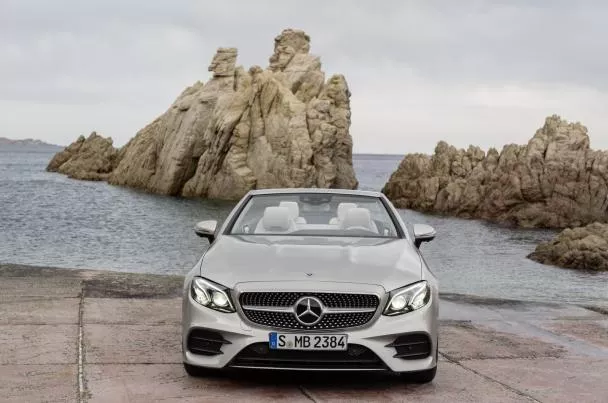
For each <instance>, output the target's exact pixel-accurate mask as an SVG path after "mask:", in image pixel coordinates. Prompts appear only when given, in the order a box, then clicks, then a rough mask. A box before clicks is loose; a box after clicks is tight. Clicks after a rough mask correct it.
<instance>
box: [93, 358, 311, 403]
mask: <svg viewBox="0 0 608 403" xmlns="http://www.w3.org/2000/svg"><path fill="white" fill-rule="evenodd" d="M86 380H87V387H88V390H89V398H88V399H87V400H88V401H89V402H145V403H148V402H150V401H157V400H162V401H180V402H202V401H208V402H228V401H230V402H235V401H243V402H268V401H288V402H310V400H309V399H308V398H307V397H306V396H305V395H304V394H303V393H302V392H301V391H300V390H299V389H298V388H297V387H296V386H293V385H276V384H273V383H267V384H261V383H258V382H252V381H248V380H246V379H238V378H237V379H234V378H232V377H212V378H207V379H198V378H190V377H188V375H186V373H185V372H184V369H183V366H182V364H179V365H176V364H170V365H162V364H157V365H88V367H87V374H86Z"/></svg>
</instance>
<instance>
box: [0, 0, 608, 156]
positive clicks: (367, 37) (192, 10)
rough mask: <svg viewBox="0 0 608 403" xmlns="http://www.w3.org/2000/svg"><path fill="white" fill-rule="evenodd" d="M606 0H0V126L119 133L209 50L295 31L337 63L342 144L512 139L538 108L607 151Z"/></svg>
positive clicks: (397, 148)
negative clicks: (579, 126) (345, 115)
mask: <svg viewBox="0 0 608 403" xmlns="http://www.w3.org/2000/svg"><path fill="white" fill-rule="evenodd" d="M606 21H608V2H606V1H602V0H598V1H590V0H589V1H586V0H581V1H569V0H527V1H524V0H522V1H518V0H512V1H506V0H502V1H499V0H494V1H481V0H459V1H452V0H444V1H434V0H425V1H422V0H420V1H405V0H396V1H390V0H383V1H378V0H376V1H356V0H345V1H337V0H333V1H327V0H325V1H316V0H307V1H305V2H303V1H291V0H276V1H270V0H256V1H248V0H243V1H232V0H222V1H204V0H171V1H169V0H165V1H160V0H129V1H125V0H101V1H96V0H88V1H82V0H53V1H48V0H0V136H4V137H9V138H28V137H33V138H38V139H42V140H44V141H47V142H51V143H55V144H62V145H66V144H69V143H70V142H72V141H73V140H74V139H76V138H77V137H78V136H79V135H81V134H85V135H86V134H88V133H90V132H91V131H93V130H96V131H97V132H98V133H100V134H102V135H104V136H111V137H112V138H113V139H114V144H115V145H117V146H121V145H123V144H125V143H126V142H127V141H128V140H129V139H130V138H131V137H132V136H133V135H135V133H136V132H137V131H138V130H139V129H140V128H142V127H143V126H145V125H146V124H147V123H149V122H151V121H152V120H153V119H154V118H156V117H157V116H158V115H160V114H162V113H163V112H164V111H165V110H166V109H167V108H168V107H169V105H170V104H171V103H172V102H173V101H174V99H175V98H176V97H177V96H178V95H179V94H180V92H181V91H182V90H183V89H184V88H185V87H186V86H188V85H191V84H192V83H194V82H196V81H197V80H202V81H207V80H208V79H209V77H210V74H209V72H208V71H207V67H208V65H209V62H210V61H211V59H212V57H213V55H214V53H215V50H216V48H218V47H228V46H230V47H237V48H238V49H239V56H238V64H241V65H243V66H245V67H246V68H248V67H250V66H252V65H260V66H262V67H266V66H267V65H268V58H269V57H270V55H271V54H272V51H273V45H274V37H275V36H277V35H278V34H279V33H280V32H281V31H282V30H283V29H284V28H297V29H303V30H304V31H306V32H307V33H308V34H309V35H310V37H311V53H313V54H316V55H319V56H320V57H321V61H322V63H323V69H324V71H325V72H326V74H327V77H329V76H330V75H331V74H334V73H341V74H344V76H345V77H346V79H347V81H348V84H349V87H350V91H351V93H352V97H351V108H352V125H351V134H352V136H353V142H354V152H356V153H365V152H367V153H391V154H403V153H408V152H425V153H429V152H432V151H433V149H434V147H435V144H436V143H437V142H438V141H440V140H445V141H448V142H449V143H451V144H453V145H455V146H457V147H467V146H468V145H469V144H474V145H479V146H481V147H482V148H484V149H487V148H488V147H502V145H504V144H508V143H518V144H523V143H526V142H527V141H528V140H529V138H530V137H532V135H533V134H534V132H535V131H536V130H537V129H538V128H539V127H541V126H542V124H543V122H544V119H545V117H546V116H548V115H552V114H559V115H561V116H562V117H563V118H565V119H568V120H569V121H580V122H581V123H583V124H584V125H585V126H587V127H588V129H589V135H590V138H591V145H592V147H593V148H597V149H608V23H606Z"/></svg>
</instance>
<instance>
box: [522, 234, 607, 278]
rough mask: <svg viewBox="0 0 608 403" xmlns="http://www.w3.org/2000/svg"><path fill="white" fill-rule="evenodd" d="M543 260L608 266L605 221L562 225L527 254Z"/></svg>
mask: <svg viewBox="0 0 608 403" xmlns="http://www.w3.org/2000/svg"><path fill="white" fill-rule="evenodd" d="M528 257H529V258H530V259H532V260H535V261H537V262H540V263H544V264H552V265H555V266H561V267H568V268H572V269H582V270H594V271H602V270H608V224H600V223H593V224H589V225H587V226H586V227H581V228H574V229H570V228H568V229H565V230H564V231H562V232H561V233H560V234H559V235H557V236H556V237H555V238H554V239H553V240H552V241H550V242H543V243H541V244H540V245H538V246H537V247H536V250H535V251H534V252H533V253H531V254H530V255H529V256H528Z"/></svg>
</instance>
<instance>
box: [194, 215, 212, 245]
mask: <svg viewBox="0 0 608 403" xmlns="http://www.w3.org/2000/svg"><path fill="white" fill-rule="evenodd" d="M216 228H217V221H215V220H207V221H200V222H198V223H196V225H195V226H194V232H195V233H196V235H198V236H200V237H202V238H207V239H208V240H209V243H212V242H213V241H214V240H215V229H216Z"/></svg>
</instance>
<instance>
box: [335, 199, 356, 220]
mask: <svg viewBox="0 0 608 403" xmlns="http://www.w3.org/2000/svg"><path fill="white" fill-rule="evenodd" d="M355 207H357V205H356V204H355V203H340V204H338V220H339V221H344V217H346V212H347V211H348V210H350V209H351V208H355Z"/></svg>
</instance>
